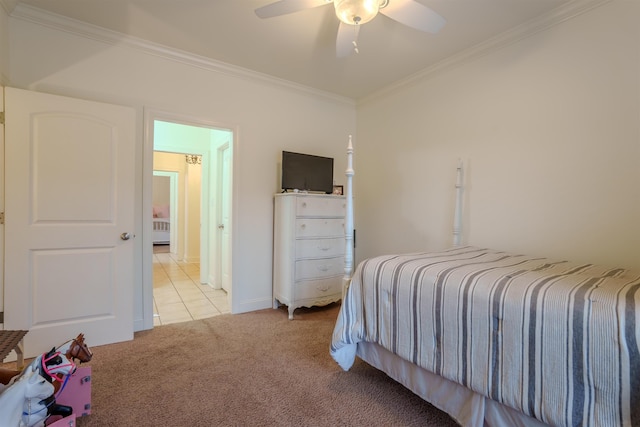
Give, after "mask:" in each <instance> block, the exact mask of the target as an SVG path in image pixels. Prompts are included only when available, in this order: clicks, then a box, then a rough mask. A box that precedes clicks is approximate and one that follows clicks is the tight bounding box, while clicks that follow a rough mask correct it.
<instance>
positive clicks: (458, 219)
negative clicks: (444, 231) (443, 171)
mask: <svg viewBox="0 0 640 427" xmlns="http://www.w3.org/2000/svg"><path fill="white" fill-rule="evenodd" d="M460 243H462V160H461V159H458V169H457V171H456V210H455V213H454V215H453V245H454V246H460Z"/></svg>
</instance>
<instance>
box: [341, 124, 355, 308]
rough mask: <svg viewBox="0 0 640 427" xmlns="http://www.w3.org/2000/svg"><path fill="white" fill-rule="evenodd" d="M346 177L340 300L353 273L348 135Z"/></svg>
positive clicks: (351, 193)
mask: <svg viewBox="0 0 640 427" xmlns="http://www.w3.org/2000/svg"><path fill="white" fill-rule="evenodd" d="M345 175H346V177H347V183H346V192H345V195H346V205H347V206H346V217H345V223H344V231H345V235H344V242H345V251H344V278H343V281H342V299H343V300H344V295H345V293H346V292H347V289H348V287H349V284H350V283H351V274H352V272H353V175H354V170H353V142H352V140H351V135H349V144H348V145H347V170H346V171H345Z"/></svg>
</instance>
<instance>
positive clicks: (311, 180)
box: [282, 151, 333, 194]
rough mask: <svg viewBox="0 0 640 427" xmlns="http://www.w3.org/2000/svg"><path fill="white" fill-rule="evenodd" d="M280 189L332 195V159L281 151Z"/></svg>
mask: <svg viewBox="0 0 640 427" xmlns="http://www.w3.org/2000/svg"><path fill="white" fill-rule="evenodd" d="M282 189H283V190H300V191H317V192H324V193H328V194H331V193H333V158H331V157H320V156H313V155H311V154H301V153H292V152H290V151H283V152H282Z"/></svg>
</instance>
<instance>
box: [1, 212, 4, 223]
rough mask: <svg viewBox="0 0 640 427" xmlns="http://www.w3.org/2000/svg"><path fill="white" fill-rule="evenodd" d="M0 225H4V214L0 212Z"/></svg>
mask: <svg viewBox="0 0 640 427" xmlns="http://www.w3.org/2000/svg"><path fill="white" fill-rule="evenodd" d="M0 224H4V212H0Z"/></svg>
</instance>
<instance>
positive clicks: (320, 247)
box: [318, 246, 331, 252]
mask: <svg viewBox="0 0 640 427" xmlns="http://www.w3.org/2000/svg"><path fill="white" fill-rule="evenodd" d="M318 249H320V250H321V251H323V252H326V251H328V250H329V249H331V247H330V246H318Z"/></svg>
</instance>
